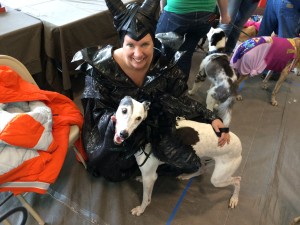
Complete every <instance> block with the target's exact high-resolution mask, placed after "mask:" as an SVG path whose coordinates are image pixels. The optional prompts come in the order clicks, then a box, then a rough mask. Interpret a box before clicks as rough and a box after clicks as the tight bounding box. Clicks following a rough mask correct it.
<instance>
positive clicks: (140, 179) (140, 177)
mask: <svg viewBox="0 0 300 225" xmlns="http://www.w3.org/2000/svg"><path fill="white" fill-rule="evenodd" d="M135 180H136V181H138V182H141V183H142V182H143V178H142V176H137V177H136V178H135Z"/></svg>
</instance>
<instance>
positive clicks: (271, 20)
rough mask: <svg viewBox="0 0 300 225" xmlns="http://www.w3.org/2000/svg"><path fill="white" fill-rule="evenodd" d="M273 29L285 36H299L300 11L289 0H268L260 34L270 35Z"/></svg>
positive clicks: (280, 35) (279, 35) (279, 34)
mask: <svg viewBox="0 0 300 225" xmlns="http://www.w3.org/2000/svg"><path fill="white" fill-rule="evenodd" d="M273 31H274V32H275V33H276V34H277V35H278V37H283V38H294V37H298V36H299V31H300V12H299V11H298V10H296V9H295V8H294V6H293V4H291V2H290V1H289V0H268V1H267V5H266V8H265V11H264V16H263V19H262V21H261V24H260V28H259V32H258V36H270V35H271V34H272V32H273Z"/></svg>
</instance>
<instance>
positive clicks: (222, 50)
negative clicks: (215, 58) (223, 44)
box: [207, 48, 225, 55]
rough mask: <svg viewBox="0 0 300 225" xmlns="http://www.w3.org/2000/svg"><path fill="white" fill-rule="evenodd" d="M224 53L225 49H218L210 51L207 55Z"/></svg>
mask: <svg viewBox="0 0 300 225" xmlns="http://www.w3.org/2000/svg"><path fill="white" fill-rule="evenodd" d="M224 52H225V48H219V49H216V50H213V51H208V52H207V55H211V54H214V53H224Z"/></svg>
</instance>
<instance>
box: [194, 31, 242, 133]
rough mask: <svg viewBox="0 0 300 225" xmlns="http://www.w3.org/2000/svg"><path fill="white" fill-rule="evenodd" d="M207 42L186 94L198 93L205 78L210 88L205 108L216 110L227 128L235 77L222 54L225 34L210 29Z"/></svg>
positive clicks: (235, 92) (233, 94) (233, 98)
mask: <svg viewBox="0 0 300 225" xmlns="http://www.w3.org/2000/svg"><path fill="white" fill-rule="evenodd" d="M207 40H208V49H209V52H208V55H207V56H206V57H205V58H204V59H203V60H202V62H201V64H200V68H199V73H198V74H197V76H196V80H195V81H194V83H193V87H192V89H191V90H189V92H188V93H189V94H190V95H194V94H195V93H197V92H198V91H200V90H201V89H200V87H201V85H202V81H204V80H205V78H206V77H207V78H208V79H209V81H210V83H211V86H210V88H209V90H208V91H207V97H206V108H207V109H209V110H211V111H213V110H214V109H216V111H217V114H218V116H219V117H220V118H222V120H223V123H224V125H225V126H226V127H228V126H229V124H230V121H231V114H232V108H233V104H234V101H235V98H236V94H237V86H236V85H235V82H236V80H237V76H236V74H235V71H234V70H233V69H232V68H231V66H230V62H229V58H228V56H227V55H226V54H224V53H222V52H223V51H224V50H225V43H226V35H225V32H224V31H223V30H222V29H221V28H211V29H210V31H209V32H208V33H207Z"/></svg>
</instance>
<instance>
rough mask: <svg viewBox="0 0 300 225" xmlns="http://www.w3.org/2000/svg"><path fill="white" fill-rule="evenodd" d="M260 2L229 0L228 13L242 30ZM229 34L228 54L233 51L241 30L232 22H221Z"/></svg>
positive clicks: (221, 25)
mask: <svg viewBox="0 0 300 225" xmlns="http://www.w3.org/2000/svg"><path fill="white" fill-rule="evenodd" d="M257 5H258V2H253V1H252V0H228V14H229V15H230V17H231V22H232V23H233V24H234V25H235V26H237V27H238V28H239V29H240V30H241V29H243V27H244V24H245V23H246V22H247V20H248V19H249V18H250V16H251V15H252V14H253V13H254V11H255V9H256V8H257ZM219 27H220V28H222V29H223V30H224V32H225V34H226V36H227V42H226V46H225V51H226V53H227V54H230V53H232V52H233V49H234V48H235V45H236V43H237V41H238V39H239V36H240V33H241V31H240V30H238V29H237V28H235V27H233V25H232V24H220V25H219Z"/></svg>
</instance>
